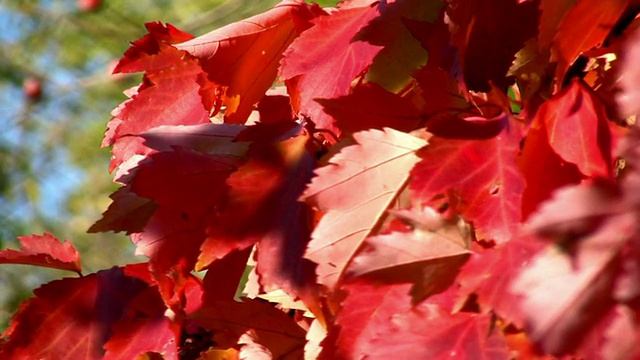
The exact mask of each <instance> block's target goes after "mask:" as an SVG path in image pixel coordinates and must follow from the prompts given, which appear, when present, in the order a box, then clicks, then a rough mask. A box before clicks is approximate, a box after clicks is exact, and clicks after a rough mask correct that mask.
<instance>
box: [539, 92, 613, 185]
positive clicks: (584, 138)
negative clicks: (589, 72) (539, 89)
mask: <svg viewBox="0 0 640 360" xmlns="http://www.w3.org/2000/svg"><path fill="white" fill-rule="evenodd" d="M538 119H539V120H538ZM534 121H539V122H542V121H544V123H545V126H546V130H547V136H548V139H549V144H550V145H551V148H553V150H554V151H555V152H556V153H557V154H558V155H559V156H560V157H561V158H562V159H563V160H565V161H567V162H569V163H572V164H575V165H576V166H577V167H578V169H579V170H580V172H582V174H584V175H585V176H588V177H610V176H611V173H612V160H611V135H610V131H609V125H608V119H607V115H606V113H605V110H604V106H603V105H602V103H601V102H600V100H599V99H598V97H597V96H596V95H595V94H594V93H593V92H592V91H591V89H589V88H588V87H587V86H586V85H584V83H582V82H580V81H573V82H572V83H571V85H570V86H568V87H567V88H565V89H563V91H561V92H559V93H558V94H556V95H555V96H554V97H553V98H552V99H550V100H549V101H547V102H545V103H544V104H543V105H542V106H541V107H540V109H539V110H538V112H537V113H536V119H535V120H534Z"/></svg>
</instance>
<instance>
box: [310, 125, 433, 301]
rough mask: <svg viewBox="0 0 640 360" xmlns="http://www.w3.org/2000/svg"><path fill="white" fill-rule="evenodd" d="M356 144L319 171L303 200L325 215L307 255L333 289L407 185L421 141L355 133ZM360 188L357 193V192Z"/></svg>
mask: <svg viewBox="0 0 640 360" xmlns="http://www.w3.org/2000/svg"><path fill="white" fill-rule="evenodd" d="M353 136H354V138H355V140H356V142H357V144H355V145H351V146H348V147H345V148H343V149H342V151H341V152H340V153H338V154H337V155H335V156H334V157H332V158H331V159H330V160H329V164H328V165H327V166H325V167H322V168H319V169H318V170H316V177H314V178H313V180H312V181H311V183H310V184H309V186H308V187H307V189H306V190H305V192H304V194H303V195H302V199H303V200H305V201H307V202H308V203H310V204H312V205H313V206H315V207H317V208H318V209H319V210H321V211H323V212H325V215H324V216H323V217H322V219H321V220H320V223H319V224H318V225H317V226H316V228H315V229H314V231H313V234H312V239H311V242H310V243H309V247H308V249H307V252H306V255H305V257H306V258H308V259H310V260H312V261H314V262H316V263H317V264H318V268H317V270H316V273H317V274H318V283H320V284H323V285H325V286H327V287H328V288H329V289H334V287H336V285H337V284H338V283H339V282H340V281H341V278H342V277H343V275H344V273H345V270H346V267H347V265H348V264H349V262H350V261H351V259H352V258H353V256H354V255H355V254H356V252H357V251H358V250H359V249H360V247H361V246H362V243H363V241H364V239H365V238H367V237H368V236H369V235H372V234H373V232H374V230H375V229H376V227H377V226H378V224H379V222H380V221H381V218H382V217H383V215H384V214H385V212H386V210H387V209H388V208H389V206H390V205H391V202H392V201H393V200H394V199H395V198H396V197H397V196H398V194H399V192H400V191H401V190H402V189H403V188H404V187H405V186H406V182H407V180H408V171H409V169H411V167H413V165H414V164H415V163H416V162H417V161H418V158H417V157H416V155H415V152H416V150H418V149H419V148H420V147H422V146H423V145H424V144H425V142H424V140H422V139H419V138H416V137H413V136H411V135H408V134H405V133H401V132H398V131H395V130H391V129H384V130H383V131H380V130H369V131H362V132H359V133H355V134H354V135H353ZM354 189H357V191H354Z"/></svg>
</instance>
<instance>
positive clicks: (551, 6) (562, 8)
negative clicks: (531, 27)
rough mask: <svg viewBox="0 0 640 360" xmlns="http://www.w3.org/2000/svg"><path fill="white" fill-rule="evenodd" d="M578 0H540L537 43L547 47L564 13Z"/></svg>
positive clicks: (541, 46) (541, 47) (542, 48)
mask: <svg viewBox="0 0 640 360" xmlns="http://www.w3.org/2000/svg"><path fill="white" fill-rule="evenodd" d="M577 1H578V0H540V11H541V14H540V24H539V25H538V45H539V46H540V49H541V50H544V49H548V48H549V47H550V46H551V41H553V38H554V37H555V36H556V32H557V31H558V25H559V24H560V21H562V18H563V17H564V15H565V14H566V13H567V11H569V9H571V8H572V7H573V6H574V5H575V4H576V2H577Z"/></svg>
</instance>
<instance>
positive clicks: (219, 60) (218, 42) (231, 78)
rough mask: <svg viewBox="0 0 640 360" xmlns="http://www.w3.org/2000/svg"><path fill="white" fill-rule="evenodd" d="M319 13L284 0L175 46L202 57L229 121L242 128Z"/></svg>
mask: <svg viewBox="0 0 640 360" xmlns="http://www.w3.org/2000/svg"><path fill="white" fill-rule="evenodd" d="M320 14H324V11H322V10H321V9H320V7H319V6H318V5H307V4H305V3H304V2H302V1H299V0H295V1H294V0H291V1H283V2H282V3H280V4H278V5H276V6H275V7H274V8H273V9H271V10H269V11H267V12H265V13H262V14H259V15H256V16H254V17H252V18H249V19H246V20H242V21H239V22H236V23H233V24H230V25H227V26H225V27H222V28H220V29H217V30H214V31H212V32H210V33H208V34H205V35H202V36H199V37H197V38H195V39H193V40H190V41H187V42H185V43H182V44H179V45H177V46H176V47H177V48H178V49H182V50H186V51H188V52H189V53H191V54H192V55H193V56H195V57H197V58H199V59H200V60H201V62H202V66H203V69H204V70H205V71H206V72H207V74H208V76H209V79H210V80H211V81H213V82H214V83H215V84H217V85H220V86H223V88H224V94H223V96H222V101H223V103H224V105H226V107H227V109H226V112H225V121H226V122H230V123H239V124H242V123H244V122H245V121H246V119H247V117H248V116H249V113H250V112H251V111H252V110H253V107H254V105H255V104H257V103H258V101H259V100H260V99H261V98H262V97H263V96H264V93H265V92H266V91H267V89H269V87H270V86H271V85H272V84H273V82H274V80H275V79H276V75H277V70H278V64H279V62H280V59H281V58H282V53H283V51H284V50H285V49H286V48H287V47H288V46H289V44H290V43H291V42H292V41H293V39H295V38H296V37H297V36H298V34H300V33H301V32H302V31H304V30H306V29H307V28H308V27H309V26H310V24H309V23H308V22H309V20H311V19H312V18H314V17H316V16H318V15H320Z"/></svg>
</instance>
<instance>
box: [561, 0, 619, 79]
mask: <svg viewBox="0 0 640 360" xmlns="http://www.w3.org/2000/svg"><path fill="white" fill-rule="evenodd" d="M628 2H629V1H628V0H611V1H599V0H580V1H577V2H576V4H575V5H574V6H573V7H572V8H571V9H569V11H567V12H566V14H565V15H564V16H563V17H562V21H560V24H559V25H558V28H557V32H556V35H555V36H554V38H553V41H552V44H551V60H553V61H557V62H558V67H557V68H556V81H558V83H560V84H561V83H562V82H563V81H564V77H565V74H566V72H567V70H568V69H569V66H571V64H572V63H573V62H574V61H575V60H576V58H577V57H578V56H579V55H580V54H582V53H583V52H585V51H587V50H590V49H592V48H594V47H599V46H601V45H602V43H603V41H604V40H605V38H606V37H607V35H608V34H609V32H610V31H611V30H612V29H613V26H614V25H615V24H616V21H618V18H619V17H620V15H622V12H623V11H624V9H625V8H626V6H627V4H628Z"/></svg>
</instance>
